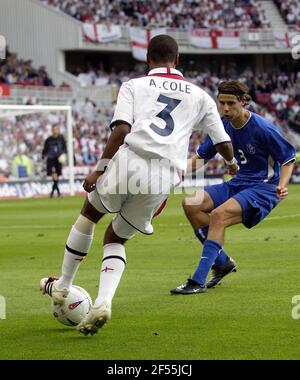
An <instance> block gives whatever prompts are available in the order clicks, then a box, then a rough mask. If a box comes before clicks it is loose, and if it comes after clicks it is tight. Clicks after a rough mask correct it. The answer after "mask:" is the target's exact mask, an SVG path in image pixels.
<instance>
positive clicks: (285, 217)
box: [265, 214, 300, 220]
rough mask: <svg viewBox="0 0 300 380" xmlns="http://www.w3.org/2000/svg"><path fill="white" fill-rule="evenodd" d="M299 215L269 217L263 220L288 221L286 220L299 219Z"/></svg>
mask: <svg viewBox="0 0 300 380" xmlns="http://www.w3.org/2000/svg"><path fill="white" fill-rule="evenodd" d="M299 217H300V214H292V215H282V216H270V217H268V218H266V219H265V220H277V219H288V218H299Z"/></svg>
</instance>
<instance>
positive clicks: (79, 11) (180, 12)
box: [41, 0, 270, 30]
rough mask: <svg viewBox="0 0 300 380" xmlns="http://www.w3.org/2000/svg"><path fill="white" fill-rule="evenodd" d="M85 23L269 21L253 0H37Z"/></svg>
mask: <svg viewBox="0 0 300 380" xmlns="http://www.w3.org/2000/svg"><path fill="white" fill-rule="evenodd" d="M41 1H42V2H43V3H45V4H48V5H50V6H52V7H54V8H56V9H58V10H61V11H63V12H65V13H67V14H69V15H70V16H72V17H74V18H76V19H78V20H80V21H82V22H88V23H101V22H106V23H107V22H109V23H112V24H115V25H121V26H141V27H145V26H159V27H162V26H163V27H168V28H178V29H184V30H189V29H193V28H216V27H220V28H252V29H255V28H268V27H269V26H270V23H269V21H268V20H267V17H266V15H265V13H264V10H263V9H262V8H261V6H260V4H259V3H258V2H257V1H255V0H225V1H221V0H213V1H211V0H201V1H200V2H198V1H192V0H171V1H165V0H157V1H152V2H149V1H143V0H140V1H134V2H133V1H124V0H123V1H120V0H118V1H116V0H115V1H109V0H85V1H75V0H71V1H66V0H41Z"/></svg>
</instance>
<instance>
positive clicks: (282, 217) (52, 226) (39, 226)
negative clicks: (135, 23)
mask: <svg viewBox="0 0 300 380" xmlns="http://www.w3.org/2000/svg"><path fill="white" fill-rule="evenodd" d="M299 217H300V214H292V215H282V216H270V217H268V218H266V219H265V220H278V219H288V218H299ZM158 225H159V226H161V227H168V226H171V225H172V226H174V225H177V226H179V227H186V226H189V224H188V223H178V224H176V223H175V224H166V223H158ZM58 227H60V228H64V227H65V228H68V227H70V226H67V225H49V226H48V225H44V226H41V225H30V224H26V225H12V226H0V231H1V229H8V230H9V229H12V228H15V229H30V228H32V229H55V228H58Z"/></svg>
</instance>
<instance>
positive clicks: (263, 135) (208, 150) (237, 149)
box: [197, 112, 296, 184]
mask: <svg viewBox="0 0 300 380" xmlns="http://www.w3.org/2000/svg"><path fill="white" fill-rule="evenodd" d="M222 121H223V124H224V127H225V130H226V132H227V133H228V135H229V136H230V138H231V141H232V145H233V149H234V156H235V158H236V160H237V161H238V164H239V167H240V170H239V171H238V173H237V175H236V177H235V178H234V179H233V181H235V180H237V181H239V182H247V183H249V182H256V183H261V182H268V183H272V184H278V182H279V176H280V168H281V166H283V165H285V164H286V163H288V162H290V161H293V160H295V158H296V151H295V149H294V147H293V146H292V145H291V144H290V143H289V142H288V141H286V140H285V139H284V138H283V137H282V136H281V134H280V133H279V131H278V129H277V127H276V126H275V125H274V124H272V123H271V122H270V121H269V120H267V119H265V118H263V117H261V116H259V115H257V114H255V113H253V112H252V113H251V114H250V118H249V120H248V122H247V123H246V124H245V125H244V126H243V127H242V128H240V129H235V128H234V127H233V126H232V125H231V123H230V122H229V121H228V120H226V119H225V118H222ZM216 153H217V151H216V148H215V146H214V145H213V143H212V141H211V139H210V137H209V136H207V137H206V139H205V141H204V143H203V144H201V145H200V146H199V147H198V149H197V154H198V155H199V156H200V157H201V158H203V159H206V160H210V159H211V158H213V157H214V156H215V155H216Z"/></svg>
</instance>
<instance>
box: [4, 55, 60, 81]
mask: <svg viewBox="0 0 300 380" xmlns="http://www.w3.org/2000/svg"><path fill="white" fill-rule="evenodd" d="M0 83H3V84H8V85H24V86H53V82H52V80H51V78H50V77H49V75H48V73H47V70H46V68H45V66H41V67H39V68H38V69H36V68H34V67H33V64H32V61H31V60H27V61H26V60H24V59H20V58H18V56H17V54H16V53H11V52H9V51H7V52H6V59H5V60H0Z"/></svg>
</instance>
